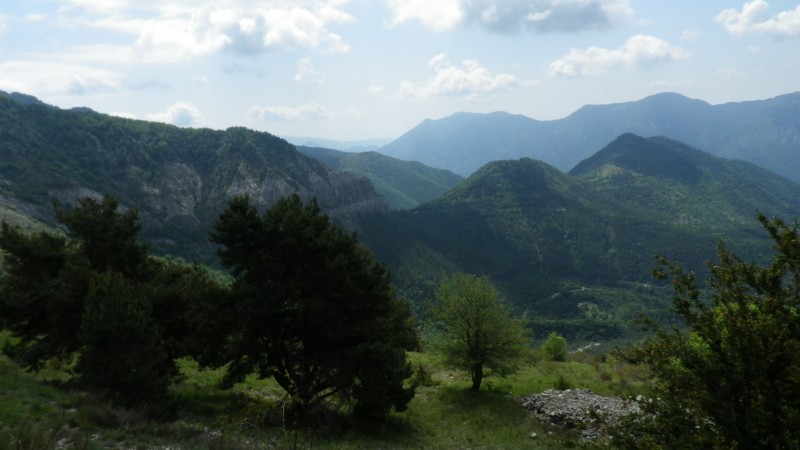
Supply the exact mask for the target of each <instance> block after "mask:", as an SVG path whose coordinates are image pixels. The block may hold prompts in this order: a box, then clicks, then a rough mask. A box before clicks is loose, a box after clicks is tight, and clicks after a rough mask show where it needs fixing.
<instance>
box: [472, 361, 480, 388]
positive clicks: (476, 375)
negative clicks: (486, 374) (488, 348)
mask: <svg viewBox="0 0 800 450" xmlns="http://www.w3.org/2000/svg"><path fill="white" fill-rule="evenodd" d="M471 372H472V373H471V375H472V390H473V391H474V392H477V391H479V390H480V389H481V381H483V364H480V363H478V364H475V365H474V366H472V371H471Z"/></svg>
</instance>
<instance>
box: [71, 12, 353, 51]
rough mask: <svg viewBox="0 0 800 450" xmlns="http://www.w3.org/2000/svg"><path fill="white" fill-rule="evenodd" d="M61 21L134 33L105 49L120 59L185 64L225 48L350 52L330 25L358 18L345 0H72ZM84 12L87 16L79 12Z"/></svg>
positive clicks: (122, 32)
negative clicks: (345, 10)
mask: <svg viewBox="0 0 800 450" xmlns="http://www.w3.org/2000/svg"><path fill="white" fill-rule="evenodd" d="M67 1H68V4H69V7H66V8H62V16H61V18H60V20H61V23H62V24H63V25H64V26H67V27H74V28H78V27H91V28H100V29H105V30H110V31H113V32H115V33H120V34H128V35H132V36H133V38H132V40H131V41H130V42H128V43H123V44H119V45H116V46H105V47H107V50H109V51H108V52H107V53H108V54H109V55H111V56H112V57H113V59H114V60H116V61H119V60H121V59H125V60H126V61H127V62H130V63H134V62H142V61H144V62H159V63H163V62H167V63H169V62H181V61H186V60H189V59H193V58H200V57H205V56H209V55H213V54H217V53H220V52H222V51H231V52H235V53H244V54H251V53H260V52H265V51H272V50H280V49H287V48H309V49H321V50H324V51H330V52H347V51H348V50H349V45H348V44H347V43H346V42H345V41H344V39H343V38H342V37H341V36H340V35H338V34H337V33H334V32H332V31H331V30H330V26H332V25H337V24H346V23H349V22H352V21H353V20H355V19H354V18H353V17H352V16H350V15H349V14H347V13H346V12H344V11H343V10H342V6H343V5H345V4H346V3H347V2H346V1H342V0H297V1H287V0H275V1H270V2H259V3H258V4H254V3H255V2H248V1H244V0H221V1H211V0H202V1H193V2H190V1H186V0H168V1H166V2H164V1H162V2H159V1H154V0H141V1H138V2H135V3H132V2H127V1H123V0H117V1H112V2H108V4H106V0H67ZM76 9H82V11H83V12H86V13H88V15H86V14H83V15H82V14H75V10H76Z"/></svg>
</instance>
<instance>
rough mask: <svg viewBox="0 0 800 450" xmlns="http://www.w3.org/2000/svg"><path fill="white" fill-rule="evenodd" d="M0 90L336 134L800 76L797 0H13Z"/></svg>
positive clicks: (539, 114)
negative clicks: (468, 114) (462, 113)
mask: <svg viewBox="0 0 800 450" xmlns="http://www.w3.org/2000/svg"><path fill="white" fill-rule="evenodd" d="M0 89H1V90H5V91H19V92H24V93H28V94H32V95H35V96H37V97H39V98H40V99H42V100H43V101H45V102H47V103H51V104H54V105H57V106H60V107H64V108H67V107H73V106H88V107H91V108H93V109H95V110H97V111H100V112H104V113H109V114H116V115H121V116H125V117H134V118H138V119H146V120H157V121H162V122H167V123H173V124H176V125H180V126H193V127H211V128H220V129H221V128H226V127H229V126H246V127H248V128H252V129H257V130H263V131H269V132H271V133H274V134H279V135H293V136H314V137H320V138H331V139H339V140H357V139H378V138H394V137H397V136H399V135H400V134H402V133H403V132H405V131H407V130H408V129H410V128H412V127H414V126H415V125H417V124H418V123H419V122H421V121H422V120H424V119H425V118H440V117H444V116H447V115H450V114H452V113H455V112H458V111H473V112H491V111H507V112H511V113H516V114H524V115H526V116H529V117H532V118H535V119H540V120H549V119H557V118H561V117H564V116H566V115H568V114H570V113H571V112H573V111H575V110H576V109H578V108H579V107H580V106H582V105H584V104H605V103H616V102H624V101H631V100H638V99H640V98H643V97H646V96H648V95H651V94H655V93H658V92H664V91H674V92H679V93H682V94H684V95H687V96H689V97H692V98H699V99H702V100H705V101H708V102H710V103H714V104H716V103H724V102H731V101H743V100H756V99H764V98H770V97H774V96H776V95H780V94H785V93H789V92H795V91H798V90H800V5H799V4H798V3H797V2H790V1H777V0H771V1H769V2H767V1H764V0H753V1H749V2H722V1H696V0H695V1H684V0H672V1H669V2H667V1H648V2H644V1H635V0H630V1H628V0H529V1H522V0H506V1H496V0H293V1H289V0H267V1H255V0H213V1H212V0H3V2H2V3H0Z"/></svg>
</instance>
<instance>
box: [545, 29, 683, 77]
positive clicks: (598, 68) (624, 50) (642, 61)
mask: <svg viewBox="0 0 800 450" xmlns="http://www.w3.org/2000/svg"><path fill="white" fill-rule="evenodd" d="M687 56H688V52H687V51H685V50H683V49H682V48H680V47H675V46H673V45H672V44H670V43H669V42H667V41H664V40H662V39H659V38H657V37H653V36H646V35H636V36H633V37H631V38H630V39H628V40H627V41H626V42H625V44H623V45H622V47H620V48H618V49H614V50H611V49H606V48H600V47H589V48H588V49H586V50H578V49H572V50H570V52H569V53H568V54H567V55H565V56H564V57H562V58H560V59H558V60H556V61H553V62H552V63H550V68H549V75H550V76H554V75H562V76H567V77H574V76H579V75H599V74H602V73H605V72H608V71H609V70H611V69H615V68H619V67H623V68H632V67H647V66H652V65H654V64H657V63H660V62H664V61H672V60H676V59H682V58H685V57H687Z"/></svg>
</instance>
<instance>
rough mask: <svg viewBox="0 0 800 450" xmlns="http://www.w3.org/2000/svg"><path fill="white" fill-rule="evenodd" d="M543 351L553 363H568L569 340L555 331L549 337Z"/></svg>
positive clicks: (543, 345)
mask: <svg viewBox="0 0 800 450" xmlns="http://www.w3.org/2000/svg"><path fill="white" fill-rule="evenodd" d="M541 349H542V352H544V353H545V354H546V355H547V356H548V357H549V358H550V359H551V360H553V361H566V359H567V340H566V339H565V338H564V336H561V335H560V334H558V333H556V332H555V331H553V332H551V333H550V335H549V336H547V339H546V340H545V341H544V343H543V344H542V347H541Z"/></svg>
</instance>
